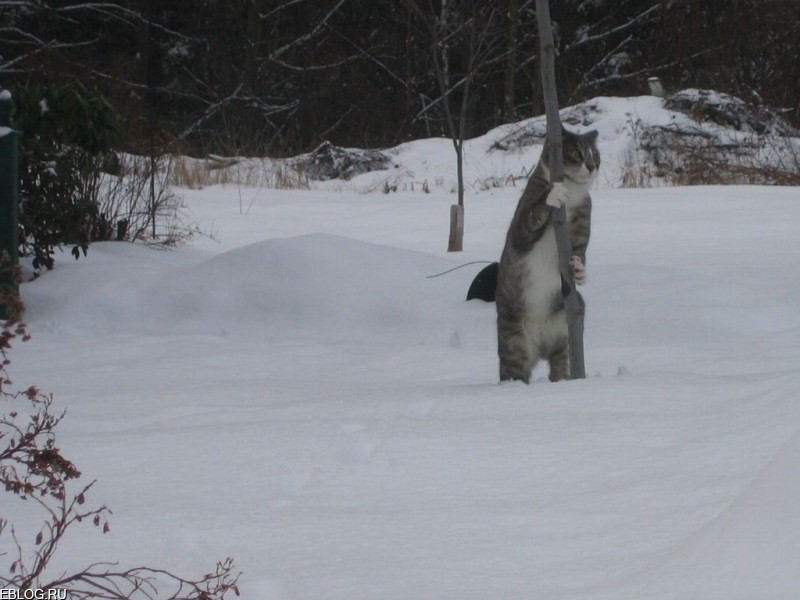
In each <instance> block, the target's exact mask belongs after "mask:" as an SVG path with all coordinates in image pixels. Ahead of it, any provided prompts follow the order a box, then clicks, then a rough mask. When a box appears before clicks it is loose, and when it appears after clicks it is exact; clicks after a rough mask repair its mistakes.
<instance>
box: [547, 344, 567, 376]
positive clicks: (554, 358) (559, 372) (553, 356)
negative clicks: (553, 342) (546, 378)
mask: <svg viewBox="0 0 800 600" xmlns="http://www.w3.org/2000/svg"><path fill="white" fill-rule="evenodd" d="M547 360H548V362H549V363H550V381H562V380H564V379H569V349H568V346H567V344H566V343H565V344H563V345H561V344H559V346H558V347H557V348H556V349H555V350H554V351H553V352H551V353H550V355H549V356H548V357H547Z"/></svg>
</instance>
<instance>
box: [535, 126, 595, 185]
mask: <svg viewBox="0 0 800 600" xmlns="http://www.w3.org/2000/svg"><path fill="white" fill-rule="evenodd" d="M561 139H562V144H563V146H562V148H563V154H564V177H565V178H566V179H568V180H572V181H574V182H575V183H579V184H589V183H591V182H592V181H594V178H595V177H596V176H597V169H598V168H599V167H600V152H599V151H598V150H597V131H596V130H592V131H588V132H586V133H573V132H572V131H568V130H566V129H564V128H563V127H562V128H561ZM542 162H543V163H544V165H545V166H546V167H547V168H548V169H549V168H550V146H549V143H548V140H547V139H545V142H544V149H543V150H542Z"/></svg>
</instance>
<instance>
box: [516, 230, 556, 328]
mask: <svg viewBox="0 0 800 600" xmlns="http://www.w3.org/2000/svg"><path fill="white" fill-rule="evenodd" d="M524 260H525V294H524V295H525V306H526V308H527V312H528V314H530V315H531V316H539V315H546V314H549V313H550V312H551V309H552V303H553V298H554V296H555V294H556V293H558V292H560V291H561V273H560V271H559V264H558V243H557V242H556V234H555V230H554V229H553V227H552V225H549V226H548V227H547V230H546V231H545V232H544V235H542V237H541V239H540V240H539V241H538V242H537V243H536V244H534V246H533V249H532V250H531V251H530V252H529V253H528V255H527V256H526V257H525V259H524Z"/></svg>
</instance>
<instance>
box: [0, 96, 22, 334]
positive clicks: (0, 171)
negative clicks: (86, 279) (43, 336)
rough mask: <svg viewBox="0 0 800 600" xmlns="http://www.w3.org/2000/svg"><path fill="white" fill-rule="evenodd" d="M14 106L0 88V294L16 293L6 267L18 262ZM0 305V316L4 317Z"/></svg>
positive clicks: (17, 175)
mask: <svg viewBox="0 0 800 600" xmlns="http://www.w3.org/2000/svg"><path fill="white" fill-rule="evenodd" d="M16 110H17V107H16V105H15V104H14V99H13V98H12V97H11V92H9V91H8V90H2V91H0V256H5V255H7V256H8V258H9V260H10V262H8V263H4V264H2V267H1V268H0V293H2V295H16V294H17V293H18V292H19V290H17V285H16V282H15V281H14V277H13V276H12V274H11V273H10V272H9V271H8V270H7V269H6V267H9V266H14V265H17V264H18V263H19V233H18V231H19V230H18V226H19V133H18V132H17V131H15V130H14V128H13V126H12V121H11V119H12V117H13V116H14V113H15V112H16ZM6 312H7V311H6V306H5V304H0V319H7V318H8V317H9V316H10V315H8V314H6Z"/></svg>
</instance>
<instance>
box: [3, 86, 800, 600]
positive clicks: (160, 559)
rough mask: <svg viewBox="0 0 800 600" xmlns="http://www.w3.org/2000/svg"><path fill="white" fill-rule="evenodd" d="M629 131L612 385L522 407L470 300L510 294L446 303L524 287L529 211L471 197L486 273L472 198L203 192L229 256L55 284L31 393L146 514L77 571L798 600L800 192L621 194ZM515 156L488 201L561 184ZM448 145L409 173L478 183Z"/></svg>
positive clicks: (611, 241) (96, 469)
mask: <svg viewBox="0 0 800 600" xmlns="http://www.w3.org/2000/svg"><path fill="white" fill-rule="evenodd" d="M608 102H609V105H610V106H611V105H615V103H614V102H613V101H611V100H608ZM631 102H633V103H634V104H635V103H637V102H638V103H639V104H638V105H637V107H638V108H637V110H639V112H640V113H646V114H652V115H656V116H658V115H657V111H656V110H655V109H653V108H652V106H654V105H655V103H656V102H657V100H655V99H651V98H642V99H638V100H619V101H618V103H616V105H617V108H618V110H617V112H618V116H620V118H619V119H618V121H617V122H618V123H620V122H623V121H624V119H625V114H626V112H630V106H629V103H631ZM626 103H627V104H626ZM647 107H651V108H647ZM659 118H660V117H659ZM600 128H601V141H600V144H601V146H600V149H601V151H602V152H603V154H604V158H605V160H604V164H603V167H601V169H604V170H605V172H604V177H605V179H603V180H602V181H601V182H600V185H599V186H598V187H599V189H598V190H596V191H595V192H594V194H593V198H594V206H595V210H594V216H593V234H592V241H591V244H590V247H589V253H588V273H589V279H588V283H587V285H586V286H585V287H584V289H583V290H582V293H583V295H584V298H585V299H586V302H587V311H588V312H587V320H586V333H585V346H586V367H587V373H588V374H589V377H588V378H587V379H586V380H582V381H571V382H562V383H557V384H551V383H549V382H546V381H543V380H538V381H536V382H535V383H533V384H532V385H530V386H526V385H524V384H521V383H514V384H502V385H501V384H499V383H498V382H497V359H496V342H495V328H494V305H493V304H486V303H483V302H480V301H473V302H469V303H467V302H465V300H464V297H465V294H466V291H467V288H468V287H469V283H470V282H471V280H472V278H473V277H474V276H475V274H476V273H477V272H478V271H479V270H480V268H482V266H483V265H481V264H476V265H471V266H468V267H465V268H462V269H459V270H456V271H454V272H452V273H450V274H447V275H444V276H441V277H436V278H428V276H429V275H434V274H437V273H440V272H443V271H445V270H447V269H450V268H452V267H454V266H457V265H459V264H462V263H464V262H468V261H478V260H496V259H497V258H498V257H499V253H500V250H501V248H502V243H503V239H504V237H505V230H506V227H507V224H508V222H509V220H510V218H511V215H512V212H513V209H514V206H515V204H516V201H517V198H518V195H519V193H520V191H521V187H514V186H512V185H506V186H504V187H497V188H493V187H488V188H487V189H482V186H470V188H469V190H468V194H467V198H466V233H465V242H464V245H465V251H464V252H463V253H461V254H459V255H453V254H448V253H447V252H445V248H446V242H447V228H448V218H449V205H450V204H451V203H452V202H453V201H454V196H453V195H452V194H451V193H449V191H448V190H447V189H446V187H447V186H446V185H443V184H442V185H438V186H433V188H434V189H432V190H431V193H424V192H422V191H421V189H420V186H419V185H416V186H415V188H414V191H411V190H410V189H406V190H405V191H403V186H402V185H401V186H399V189H400V191H398V192H397V193H391V194H382V193H380V190H379V187H380V186H379V185H377V186H376V185H373V184H375V183H376V182H379V181H380V177H384V178H385V177H386V172H382V173H381V172H373V173H367V174H365V175H361V176H358V177H356V178H354V179H352V180H350V181H348V182H341V181H336V182H326V183H325V184H319V185H315V186H314V187H315V188H316V189H313V190H274V189H254V188H241V187H237V186H228V187H221V186H216V187H209V188H206V189H203V190H178V192H180V193H181V194H182V195H183V196H184V198H185V201H186V205H187V209H186V210H187V219H189V220H190V221H192V222H193V223H196V224H197V226H198V227H199V229H200V230H202V231H205V232H207V233H209V234H211V235H210V236H197V237H196V238H195V239H194V240H193V241H192V242H191V243H189V244H188V245H185V246H183V247H180V248H178V249H175V250H167V251H165V250H154V249H150V248H146V247H143V246H137V245H129V244H122V243H105V244H95V245H93V246H92V247H91V248H90V250H89V255H88V257H87V258H82V259H81V260H79V261H72V260H71V259H70V258H68V257H67V256H64V257H63V258H61V259H60V260H58V261H57V263H56V268H55V270H53V271H52V272H49V273H45V274H44V275H43V276H42V277H40V278H39V279H37V280H35V281H33V282H30V283H27V284H25V285H24V286H23V287H22V295H23V299H24V301H25V302H26V304H27V306H28V313H27V321H28V323H29V325H30V330H31V332H32V334H33V335H34V338H33V340H31V341H30V342H28V343H26V344H19V345H18V346H17V347H15V348H14V350H13V351H12V353H11V355H10V357H11V359H12V364H11V366H10V372H11V374H12V376H13V378H14V382H15V384H16V385H17V386H18V387H26V386H27V385H31V384H35V385H37V386H39V387H41V388H42V389H43V390H45V391H50V392H53V394H54V395H55V397H56V401H57V405H58V406H59V407H65V408H67V410H68V413H67V417H66V419H65V420H64V421H63V422H62V424H61V425H60V427H59V429H60V443H61V447H62V450H63V451H64V453H65V455H66V456H68V457H69V458H71V459H72V460H74V461H75V463H76V464H77V465H78V466H79V468H81V470H82V471H83V473H84V479H86V480H91V479H94V478H96V479H97V480H98V483H97V485H96V486H95V488H94V489H93V490H92V493H91V495H90V497H89V500H90V501H94V502H96V503H106V504H108V505H109V506H110V507H111V509H112V510H113V512H114V514H113V516H112V518H111V527H112V530H111V532H110V533H109V534H107V535H105V536H103V535H101V534H99V533H98V532H97V531H95V530H94V528H92V527H91V526H85V527H83V528H78V529H75V530H74V531H73V532H72V534H71V536H69V537H68V539H67V540H66V541H65V542H64V543H63V545H62V549H61V551H60V552H59V554H60V558H59V561H60V562H59V564H58V565H54V567H55V568H56V569H58V568H60V567H64V568H70V567H73V568H74V567H80V566H82V565H85V564H88V563H91V562H96V561H99V560H116V561H119V562H120V564H121V565H122V566H134V565H139V564H148V565H152V566H160V567H165V568H169V569H170V570H172V571H175V572H178V573H180V574H186V575H198V574H201V573H203V572H206V571H207V570H209V569H210V568H211V567H212V565H213V563H214V562H215V561H216V560H219V559H222V558H224V557H225V556H228V555H230V556H233V557H234V558H235V559H236V562H237V565H238V567H239V568H240V569H241V570H242V571H243V574H242V576H241V579H240V589H241V592H242V595H243V597H246V598H259V599H262V598H263V599H266V600H285V599H293V600H301V599H302V600H316V599H321V598H325V599H342V600H345V599H346V600H352V599H356V598H364V599H371V600H380V599H387V600H388V599H418V598H430V599H442V600H449V599H452V600H457V599H458V600H463V599H484V598H504V599H506V598H507V599H511V598H520V599H522V598H525V599H529V598H535V599H537V600H577V599H586V600H590V599H591V600H595V599H609V600H610V599H614V600H639V599H642V598H647V599H648V600H657V599H664V600H666V599H675V600H686V599H689V598H691V599H697V600H732V599H738V600H796V599H797V598H798V594H800V569H798V565H800V477H798V469H800V309H799V308H798V298H800V278H798V277H797V275H796V271H795V269H798V267H800V230H799V228H800V226H799V225H798V223H800V189H798V188H776V187H694V188H659V189H652V190H634V189H624V190H622V189H614V187H613V185H611V183H613V182H614V181H616V177H617V175H618V172H617V171H615V169H619V168H620V165H621V164H622V163H623V162H624V156H625V154H626V152H627V149H626V148H625V147H624V146H623V144H621V143H620V142H618V141H617V140H618V139H619V135H620V134H619V125H613V124H611V123H610V122H609V124H608V126H607V127H605V128H604V126H603V124H602V123H601V124H600ZM493 136H494V137H491V139H490V138H485V139H479V140H476V141H474V142H471V143H470V146H471V147H470V148H469V149H468V150H469V151H468V155H467V158H468V172H469V173H471V174H475V173H478V174H487V175H490V176H493V175H494V174H500V175H501V176H503V174H505V173H508V172H512V171H514V170H516V169H518V168H521V167H522V166H525V167H526V168H527V169H530V168H531V167H532V165H533V163H534V162H535V160H536V158H537V157H538V152H539V150H540V148H538V147H529V148H526V149H524V150H522V151H518V152H517V151H511V152H500V151H493V152H486V148H487V147H488V145H489V144H490V143H493V142H494V141H496V139H497V133H495V134H493ZM448 144H449V142H446V141H442V140H424V141H421V142H417V143H412V144H407V145H404V146H403V147H402V148H401V150H399V151H398V154H397V156H398V160H399V158H402V159H403V165H404V166H403V169H398V171H401V170H403V171H404V172H406V173H410V175H408V177H409V180H413V181H415V182H421V181H425V180H427V181H430V182H435V181H437V178H438V180H439V181H440V182H444V181H445V180H448V178H450V177H451V175H450V173H451V172H452V170H453V153H452V147H451V146H449V145H448ZM481 148H483V149H482V150H481ZM400 152H402V153H404V154H402V155H401V154H400ZM603 182H606V184H604V183H603ZM609 182H611V183H609ZM521 185H522V182H517V186H521ZM370 187H371V188H372V189H376V191H375V192H373V193H363V192H364V190H365V189H367V188H370ZM542 374H543V372H542ZM6 502H7V501H6V500H3V503H4V505H3V513H4V515H3V516H5V517H11V518H12V519H13V518H14V516H15V515H14V514H10V515H9V514H5V513H6V510H7V509H6V508H5V506H7V505H8V504H6ZM10 508H11V507H10ZM19 516H20V518H21V519H23V520H24V518H23V517H22V515H19ZM0 552H2V548H0ZM2 560H3V558H2V557H1V556H0V561H2Z"/></svg>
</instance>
